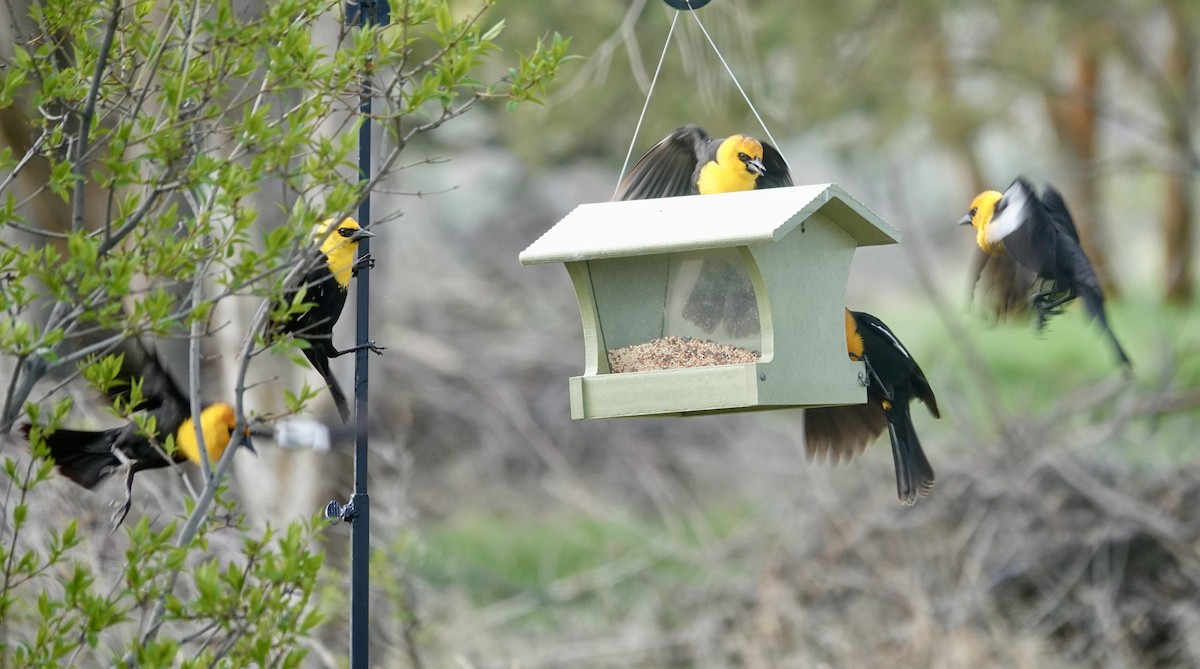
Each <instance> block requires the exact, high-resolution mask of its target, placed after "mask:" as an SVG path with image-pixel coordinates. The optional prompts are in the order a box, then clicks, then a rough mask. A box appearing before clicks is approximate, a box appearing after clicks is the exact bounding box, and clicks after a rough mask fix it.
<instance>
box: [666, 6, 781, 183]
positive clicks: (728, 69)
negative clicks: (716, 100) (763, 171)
mask: <svg viewBox="0 0 1200 669" xmlns="http://www.w3.org/2000/svg"><path fill="white" fill-rule="evenodd" d="M685 1H687V2H688V6H689V7H690V6H691V4H692V3H691V2H690V1H688V0H685ZM689 13H690V14H691V15H692V17H693V18H695V19H696V25H698V26H700V32H702V33H704V38H705V39H707V40H708V44H709V46H711V47H712V48H713V51H714V52H716V54H717V58H718V59H719V60H720V61H721V64H722V65H724V66H725V71H726V72H728V73H729V78H730V79H733V85H734V86H737V89H738V92H739V93H741V94H742V99H744V100H745V101H746V104H747V105H749V107H750V111H751V112H753V113H754V118H756V119H758V124H759V125H761V126H762V129H763V132H765V133H766V134H767V139H769V140H771V144H773V145H774V146H775V149H776V150H777V151H779V155H780V157H783V162H785V163H786V162H787V157H785V156H784V155H783V151H782V150H781V149H780V147H779V142H777V141H775V138H774V137H772V136H771V131H770V129H768V128H767V122H766V121H764V120H763V117H762V116H760V115H759V113H758V110H757V109H755V108H754V103H753V102H751V101H750V96H749V95H747V94H746V89H744V88H742V84H741V83H739V82H738V79H737V76H735V75H734V74H733V69H732V68H731V67H729V63H727V62H725V56H723V55H721V50H720V49H718V48H717V43H716V42H714V41H713V38H712V37H711V36H710V35H709V34H708V30H706V29H705V28H704V24H703V23H701V22H700V14H699V12H697V11H696V10H695V9H692V10H691V11H690V12H689ZM676 16H677V17H678V16H679V14H678V12H676ZM672 25H673V24H672Z"/></svg>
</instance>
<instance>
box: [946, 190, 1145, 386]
mask: <svg viewBox="0 0 1200 669" xmlns="http://www.w3.org/2000/svg"><path fill="white" fill-rule="evenodd" d="M959 225H972V226H974V227H975V230H976V234H975V242H976V243H977V244H978V245H979V248H980V249H983V251H984V252H985V253H988V254H992V255H1008V256H1009V257H1011V258H1012V259H1013V260H1015V261H1016V262H1017V263H1018V264H1020V265H1022V266H1024V267H1025V268H1027V269H1029V270H1030V271H1032V272H1033V273H1035V274H1036V275H1037V278H1038V280H1039V281H1040V282H1041V284H1042V286H1041V288H1042V290H1041V291H1040V292H1038V293H1035V294H1034V295H1033V296H1032V297H1031V298H1030V303H1031V304H1032V305H1033V308H1034V311H1035V312H1036V313H1037V327H1038V329H1039V330H1040V329H1042V328H1043V327H1044V326H1045V323H1046V320H1047V319H1048V318H1050V317H1051V316H1054V315H1057V314H1059V313H1061V312H1062V307H1063V305H1065V304H1067V303H1068V302H1070V301H1071V300H1074V299H1075V298H1076V297H1082V298H1083V305H1084V307H1085V308H1086V309H1087V312H1088V314H1089V315H1090V316H1091V317H1092V318H1095V319H1096V320H1098V321H1099V322H1100V326H1101V327H1102V328H1103V329H1104V332H1105V334H1106V335H1107V336H1108V339H1109V341H1110V342H1112V346H1113V349H1114V350H1115V351H1116V353H1117V357H1118V358H1119V359H1120V361H1121V364H1122V365H1124V366H1125V368H1126V369H1130V368H1132V363H1131V362H1130V361H1129V356H1127V355H1125V350H1124V349H1123V348H1121V344H1120V343H1119V342H1118V341H1117V337H1116V335H1115V334H1114V333H1113V331H1112V328H1111V327H1110V326H1109V324H1108V317H1107V316H1106V315H1105V313H1104V293H1103V291H1101V290H1100V282H1099V280H1097V278H1096V271H1095V270H1094V269H1092V263H1091V262H1090V261H1089V260H1088V258H1087V256H1086V255H1084V253H1083V248H1082V247H1081V246H1080V244H1079V232H1078V231H1077V230H1076V229H1075V221H1074V220H1073V219H1072V218H1071V213H1070V212H1069V211H1067V204H1066V202H1064V201H1063V198H1062V195H1060V194H1059V192H1058V191H1057V190H1055V189H1054V187H1053V186H1047V187H1046V190H1045V192H1044V193H1043V194H1042V195H1041V197H1039V196H1038V194H1037V192H1036V191H1035V190H1034V188H1033V185H1032V184H1030V183H1029V181H1028V180H1026V179H1025V178H1024V177H1017V179H1016V180H1015V181H1013V182H1012V185H1011V186H1009V187H1008V190H1006V191H1004V192H1003V193H1000V192H998V191H994V190H989V191H984V192H982V193H980V194H979V195H977V196H976V197H975V199H974V200H973V201H972V202H971V210H970V211H969V212H968V213H967V215H966V216H963V217H962V218H961V219H960V220H959Z"/></svg>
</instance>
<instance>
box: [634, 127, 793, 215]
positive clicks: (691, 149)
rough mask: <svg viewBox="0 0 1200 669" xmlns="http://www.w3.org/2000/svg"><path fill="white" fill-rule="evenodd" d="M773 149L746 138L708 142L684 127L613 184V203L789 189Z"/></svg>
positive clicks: (703, 134)
mask: <svg viewBox="0 0 1200 669" xmlns="http://www.w3.org/2000/svg"><path fill="white" fill-rule="evenodd" d="M791 185H792V175H791V172H789V171H788V166H787V163H786V162H784V160H783V156H782V155H780V153H779V151H778V150H776V149H775V147H773V146H771V145H770V144H767V143H765V142H762V141H759V140H757V139H754V138H753V137H749V136H747V135H731V136H729V137H725V138H721V139H713V138H711V137H709V136H708V133H707V132H705V131H704V130H703V129H702V128H700V127H698V126H695V125H685V126H683V127H682V128H678V129H676V130H675V131H674V132H672V133H671V134H669V135H667V136H666V137H664V138H663V139H662V140H661V141H660V142H659V143H658V144H655V145H654V146H653V147H651V149H650V150H649V151H647V152H646V155H644V156H642V157H641V158H640V159H639V160H638V161H637V163H636V164H634V166H633V168H632V169H630V170H629V172H628V173H627V174H626V175H625V177H624V178H623V179H622V180H621V183H620V185H618V186H617V194H616V196H615V197H613V199H614V200H644V199H649V198H656V197H674V196H678V195H708V194H710V193H730V192H734V191H744V190H754V189H756V188H778V187H780V186H791Z"/></svg>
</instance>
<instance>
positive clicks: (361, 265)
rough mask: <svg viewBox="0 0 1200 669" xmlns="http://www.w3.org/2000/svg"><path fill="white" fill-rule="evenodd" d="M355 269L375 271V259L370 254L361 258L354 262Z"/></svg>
mask: <svg viewBox="0 0 1200 669" xmlns="http://www.w3.org/2000/svg"><path fill="white" fill-rule="evenodd" d="M354 269H366V270H368V271H369V270H373V269H375V258H374V257H373V256H372V255H371V254H370V253H368V254H366V255H363V256H359V257H358V259H357V260H355V261H354Z"/></svg>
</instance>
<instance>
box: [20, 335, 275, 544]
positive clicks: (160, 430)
mask: <svg viewBox="0 0 1200 669" xmlns="http://www.w3.org/2000/svg"><path fill="white" fill-rule="evenodd" d="M120 348H121V350H122V356H121V357H122V360H121V362H122V367H121V371H120V372H119V373H118V375H117V376H118V378H119V379H121V385H122V387H123V388H124V390H123V391H119V390H116V391H111V392H110V394H111V395H113V396H114V397H116V396H118V395H122V394H124V393H127V392H128V388H129V385H130V384H131V383H133V382H135V381H136V382H138V383H141V385H142V392H143V396H144V397H145V400H146V401H145V403H144V404H143V405H142V406H141V407H139V408H140V409H141V410H143V411H145V412H146V413H147V414H148V415H149V418H151V419H153V421H152V423H150V426H151V427H150V430H151V431H152V434H150V435H147V434H144V433H140V432H139V429H138V426H137V425H136V424H134V423H128V424H126V425H123V426H121V427H114V428H111V429H108V430H98V431H90V430H67V429H60V430H56V431H54V432H52V433H50V434H46V435H45V441H46V446H47V447H48V448H49V450H50V456H51V457H52V458H54V463H55V464H56V465H57V466H58V471H59V473H61V474H62V475H63V476H66V477H67V478H69V479H71V480H72V481H74V482H75V483H78V484H79V485H81V486H83V487H84V488H87V489H89V490H90V489H92V488H94V487H96V485H98V484H99V483H100V482H101V481H103V480H104V479H106V478H108V477H109V476H110V475H112V474H114V473H116V472H119V471H121V470H122V469H124V470H125V471H126V474H125V503H124V504H123V505H122V506H121V507H120V509H118V511H117V513H116V514H115V515H114V517H113V527H114V529H115V528H116V527H118V526H120V524H121V523H122V522H123V521H124V520H125V517H126V516H127V515H128V514H129V509H130V507H131V506H132V504H133V477H134V475H135V474H137V473H138V472H140V471H144V470H147V469H159V468H162V467H169V466H171V464H172V463H183V462H193V463H196V464H200V444H199V443H198V442H197V441H196V429H195V424H194V423H193V422H192V416H191V402H190V400H189V398H188V395H187V394H186V393H184V392H183V390H182V389H180V388H179V386H177V385H176V384H175V382H174V380H173V379H172V378H171V375H170V373H169V372H168V371H167V370H166V368H165V367H164V366H163V365H162V363H161V361H159V359H158V357H157V355H155V354H153V353H151V352H150V351H147V350H146V349H145V348H144V346H143V345H142V344H141V343H140V342H139V341H138V340H129V341H127V342H125V343H124V344H123V345H122V346H121V347H120ZM199 420H200V427H201V430H202V432H203V435H204V449H205V451H207V453H208V457H209V460H211V461H215V460H217V459H218V458H220V457H221V455H222V454H223V453H224V452H225V450H226V449H227V448H228V447H229V444H230V437H231V435H232V434H233V431H234V428H235V425H236V424H237V418H236V416H235V415H234V409H233V407H232V406H230V405H229V404H225V403H223V402H217V403H215V404H209V405H208V406H206V407H204V408H203V409H202V410H201V412H200V416H199ZM21 431H22V433H23V434H24V435H25V438H26V439H29V438H30V437H31V432H32V431H33V426H32V425H30V424H28V423H26V424H24V425H22V426H21ZM243 443H244V444H245V445H246V447H247V448H249V449H250V450H251V452H253V451H254V447H253V446H251V445H250V442H249V440H246V441H245V442H243ZM172 444H173V448H172Z"/></svg>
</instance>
